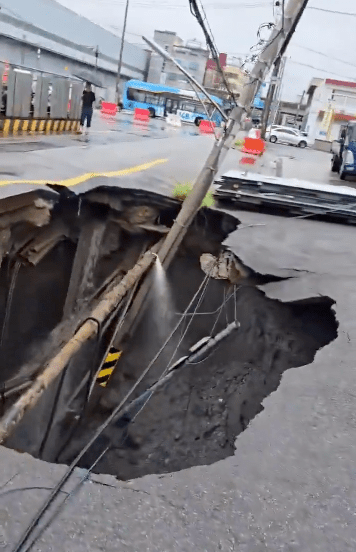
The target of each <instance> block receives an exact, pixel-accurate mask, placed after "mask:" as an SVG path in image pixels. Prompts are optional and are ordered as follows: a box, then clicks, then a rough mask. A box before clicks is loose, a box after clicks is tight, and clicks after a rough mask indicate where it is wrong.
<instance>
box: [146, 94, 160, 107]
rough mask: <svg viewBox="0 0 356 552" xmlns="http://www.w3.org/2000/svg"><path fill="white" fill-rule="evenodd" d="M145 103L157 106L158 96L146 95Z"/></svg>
mask: <svg viewBox="0 0 356 552" xmlns="http://www.w3.org/2000/svg"><path fill="white" fill-rule="evenodd" d="M145 101H146V103H149V104H152V105H158V104H159V98H158V96H156V95H154V94H146V100H145Z"/></svg>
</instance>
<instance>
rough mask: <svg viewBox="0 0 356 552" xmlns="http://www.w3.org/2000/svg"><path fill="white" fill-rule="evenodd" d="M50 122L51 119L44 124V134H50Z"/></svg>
mask: <svg viewBox="0 0 356 552" xmlns="http://www.w3.org/2000/svg"><path fill="white" fill-rule="evenodd" d="M52 123H53V121H47V124H46V134H50V132H51V126H52Z"/></svg>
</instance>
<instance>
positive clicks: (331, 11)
mask: <svg viewBox="0 0 356 552" xmlns="http://www.w3.org/2000/svg"><path fill="white" fill-rule="evenodd" d="M308 9H309V10H316V11H322V12H326V13H333V14H336V15H349V16H350V17H356V13H350V12H342V11H337V10H327V9H325V8H317V7H316V6H308Z"/></svg>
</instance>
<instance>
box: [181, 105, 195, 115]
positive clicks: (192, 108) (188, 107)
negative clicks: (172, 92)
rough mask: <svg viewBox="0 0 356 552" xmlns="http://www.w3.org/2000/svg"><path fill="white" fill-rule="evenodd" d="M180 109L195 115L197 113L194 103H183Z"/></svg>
mask: <svg viewBox="0 0 356 552" xmlns="http://www.w3.org/2000/svg"><path fill="white" fill-rule="evenodd" d="M180 109H181V110H182V111H189V112H190V113H194V112H195V105H194V104H193V103H188V102H182V103H181V106H180Z"/></svg>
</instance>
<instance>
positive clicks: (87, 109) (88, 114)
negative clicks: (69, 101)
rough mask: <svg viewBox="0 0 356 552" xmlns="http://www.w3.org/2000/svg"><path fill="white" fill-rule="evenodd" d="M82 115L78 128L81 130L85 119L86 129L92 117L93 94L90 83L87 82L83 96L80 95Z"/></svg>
mask: <svg viewBox="0 0 356 552" xmlns="http://www.w3.org/2000/svg"><path fill="white" fill-rule="evenodd" d="M82 101H83V103H82V115H81V117H80V128H81V130H83V128H84V123H85V121H86V122H87V129H89V128H90V126H91V119H92V117H93V103H94V102H95V94H94V92H93V91H92V89H91V85H90V84H89V83H88V82H87V84H86V86H85V89H84V92H83V96H82Z"/></svg>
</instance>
